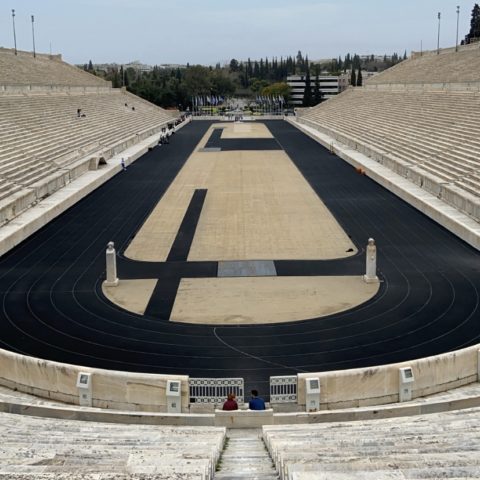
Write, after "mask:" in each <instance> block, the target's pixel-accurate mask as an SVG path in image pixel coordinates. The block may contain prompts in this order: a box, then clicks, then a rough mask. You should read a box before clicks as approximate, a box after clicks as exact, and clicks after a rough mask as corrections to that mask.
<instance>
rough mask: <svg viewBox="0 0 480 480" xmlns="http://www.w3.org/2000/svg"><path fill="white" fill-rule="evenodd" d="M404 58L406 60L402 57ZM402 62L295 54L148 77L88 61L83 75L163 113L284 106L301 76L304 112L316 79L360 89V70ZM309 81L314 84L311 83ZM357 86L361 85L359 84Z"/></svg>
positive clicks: (316, 96)
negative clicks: (217, 106) (230, 103)
mask: <svg viewBox="0 0 480 480" xmlns="http://www.w3.org/2000/svg"><path fill="white" fill-rule="evenodd" d="M404 58H406V53H405V56H404ZM401 60H402V57H401V56H399V55H398V54H396V53H395V54H393V55H392V56H386V55H385V56H384V57H374V56H373V55H372V56H371V57H360V56H359V55H357V54H354V55H352V54H350V53H348V54H347V55H345V57H344V58H342V57H338V59H333V60H329V61H326V62H310V61H309V59H308V56H307V55H303V54H302V52H301V51H298V53H297V55H296V56H287V57H285V58H283V57H281V58H280V59H278V58H277V57H274V58H271V59H270V58H268V57H267V58H263V59H259V60H251V59H250V58H248V59H247V60H246V61H239V60H237V59H235V58H233V59H231V61H230V62H229V63H228V64H227V65H224V66H221V65H220V64H217V65H216V66H214V67H213V66H203V65H189V64H187V65H186V66H185V67H178V68H162V67H160V66H154V67H153V68H152V69H151V70H150V71H140V70H138V69H135V68H133V67H128V68H124V67H123V66H117V65H113V66H108V67H105V68H103V69H100V68H98V67H96V66H95V65H93V63H92V61H91V60H90V61H89V62H88V63H86V64H85V65H84V69H85V70H86V71H88V72H90V73H93V74H94V75H98V76H101V77H103V78H105V79H106V80H109V81H111V82H112V85H113V87H114V88H119V87H122V86H124V87H126V88H127V89H128V90H129V91H130V92H132V93H134V94H135V95H138V96H140V97H142V98H145V99H146V100H148V101H150V102H152V103H154V104H156V105H159V106H161V107H163V108H181V109H186V108H187V107H190V108H191V107H192V99H193V98H195V97H197V96H202V95H203V96H212V95H214V96H216V97H230V96H233V95H236V96H243V97H255V96H256V95H265V96H272V97H279V96H281V97H283V98H285V100H286V101H287V102H288V100H289V96H290V87H289V86H288V85H287V83H286V80H287V77H288V76H289V75H306V76H308V78H309V80H308V81H309V82H312V83H313V89H312V90H313V91H312V92H310V93H307V98H306V100H305V101H306V106H310V105H316V104H317V103H319V102H320V101H321V99H322V96H321V91H320V87H319V85H318V79H317V77H318V76H319V75H321V74H322V75H338V74H341V73H345V72H348V71H350V70H352V71H353V70H357V71H359V72H360V74H356V77H355V82H352V84H353V85H357V84H359V83H358V82H359V77H361V69H369V70H372V71H375V70H378V71H380V70H383V69H385V68H388V67H389V66H392V65H395V64H396V63H398V62H399V61H401ZM312 79H313V80H312ZM360 84H361V83H360Z"/></svg>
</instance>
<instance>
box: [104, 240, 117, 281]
mask: <svg viewBox="0 0 480 480" xmlns="http://www.w3.org/2000/svg"><path fill="white" fill-rule="evenodd" d="M106 260H107V279H106V280H105V282H104V285H105V286H106V287H116V286H117V285H118V277H117V258H116V252H115V248H114V243H113V242H108V245H107V251H106Z"/></svg>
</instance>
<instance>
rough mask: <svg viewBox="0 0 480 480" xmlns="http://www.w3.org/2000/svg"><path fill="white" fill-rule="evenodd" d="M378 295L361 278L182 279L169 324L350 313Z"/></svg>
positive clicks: (275, 320) (231, 322) (374, 287)
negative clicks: (347, 311)
mask: <svg viewBox="0 0 480 480" xmlns="http://www.w3.org/2000/svg"><path fill="white" fill-rule="evenodd" d="M377 291H378V284H367V283H365V282H364V281H363V279H362V277H360V276H358V277H253V278H184V279H182V281H181V283H180V288H179V289H178V292H177V298H176V300H175V304H174V306H173V309H172V314H171V315H170V320H173V321H175V322H186V323H211V324H222V325H225V324H227V325H241V324H251V323H283V322H292V321H298V320H306V319H309V318H315V317H323V316H325V315H331V314H332V313H338V312H342V311H344V310H348V309H349V308H352V307H353V306H355V305H359V304H361V303H364V302H366V301H367V300H369V299H370V298H372V297H373V296H374V295H375V294H376V293H377ZM212 303H213V304H214V308H212Z"/></svg>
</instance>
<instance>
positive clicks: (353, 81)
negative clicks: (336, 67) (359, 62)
mask: <svg viewBox="0 0 480 480" xmlns="http://www.w3.org/2000/svg"><path fill="white" fill-rule="evenodd" d="M350 85H351V86H352V87H355V86H356V85H357V76H356V75H355V69H354V68H353V67H352V75H351V77H350Z"/></svg>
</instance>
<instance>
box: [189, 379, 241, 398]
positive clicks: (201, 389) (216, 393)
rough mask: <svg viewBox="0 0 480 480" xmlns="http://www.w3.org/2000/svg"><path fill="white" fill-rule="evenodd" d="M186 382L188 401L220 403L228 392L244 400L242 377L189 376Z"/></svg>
mask: <svg viewBox="0 0 480 480" xmlns="http://www.w3.org/2000/svg"><path fill="white" fill-rule="evenodd" d="M188 383H189V387H190V403H222V402H224V401H225V400H226V399H227V395H228V394H229V393H234V394H235V396H236V397H237V399H236V400H237V402H238V403H243V402H244V392H245V390H244V385H243V378H190V379H189V381H188Z"/></svg>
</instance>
